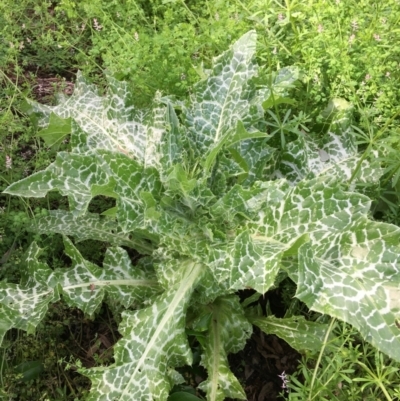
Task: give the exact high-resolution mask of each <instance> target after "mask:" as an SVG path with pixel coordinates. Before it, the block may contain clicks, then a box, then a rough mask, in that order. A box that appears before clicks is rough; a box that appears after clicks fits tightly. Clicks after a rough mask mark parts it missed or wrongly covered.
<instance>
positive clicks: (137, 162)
mask: <svg viewBox="0 0 400 401" xmlns="http://www.w3.org/2000/svg"><path fill="white" fill-rule="evenodd" d="M255 47H256V33H255V32H254V31H250V32H248V33H247V34H246V35H244V36H243V37H241V38H240V39H239V40H238V41H237V42H236V43H235V44H234V45H233V46H232V48H231V49H229V50H228V51H226V52H225V53H223V54H222V55H221V56H219V57H217V58H216V59H215V60H214V62H213V67H212V69H211V70H209V71H205V72H204V74H205V76H204V79H203V80H202V81H201V82H199V83H198V84H197V85H196V86H195V87H194V88H193V94H192V96H191V97H190V99H189V100H187V101H182V102H173V100H172V99H171V98H162V97H161V96H158V97H157V98H156V99H155V100H154V105H153V108H152V109H150V110H144V111H143V110H137V109H136V108H135V107H133V105H132V96H133V94H131V93H129V91H128V90H127V86H126V85H125V84H124V83H121V82H118V81H116V80H114V79H112V78H109V90H108V93H107V94H106V96H104V97H101V96H99V95H98V94H97V93H96V90H95V88H94V87H93V86H92V85H89V84H87V83H86V82H85V81H84V79H83V78H82V77H81V76H78V80H77V83H76V88H75V92H74V94H73V96H71V97H69V98H62V99H61V101H60V103H59V105H58V106H55V107H48V106H43V105H39V104H36V103H35V104H33V111H34V112H35V113H37V114H38V115H39V117H40V118H39V122H40V124H41V125H42V126H47V128H46V129H45V131H44V134H48V137H47V140H48V141H50V142H51V141H52V142H56V141H58V140H62V138H63V135H66V134H67V133H68V132H69V129H68V127H69V126H70V127H71V145H72V150H71V152H60V153H59V154H58V155H57V159H56V161H55V162H54V163H53V164H51V165H50V166H49V167H48V168H47V169H46V170H44V171H41V172H38V173H35V174H33V175H32V176H30V177H27V178H25V179H23V180H21V181H19V182H16V183H14V184H12V185H11V186H9V187H8V188H7V189H6V191H5V192H6V193H8V194H13V195H17V196H25V197H43V196H45V195H46V193H47V192H48V191H51V190H58V191H60V192H61V194H63V195H66V196H68V199H69V208H70V210H69V211H63V210H54V211H50V212H49V215H48V216H44V217H41V218H39V219H38V220H37V221H36V222H35V223H32V224H33V228H34V229H36V230H37V231H38V232H39V233H49V232H56V233H62V234H63V235H64V241H65V251H66V253H67V255H68V256H69V257H70V259H71V260H72V267H71V268H70V269H62V270H58V269H55V270H53V269H51V267H49V266H47V265H46V264H44V263H43V262H41V261H40V260H39V258H38V257H39V254H40V249H39V248H38V246H37V245H36V244H35V243H33V244H32V245H31V246H30V248H29V250H28V253H27V256H26V271H25V274H24V278H23V280H22V282H21V283H20V284H19V285H16V284H9V283H2V284H1V286H0V304H1V315H0V334H1V338H2V337H3V336H4V333H5V332H6V331H7V330H8V329H11V328H19V329H23V330H28V331H30V330H33V329H34V328H35V327H36V326H37V324H38V323H39V322H40V321H41V319H43V317H44V315H45V314H46V311H47V308H48V305H49V304H50V303H51V302H56V301H58V300H59V299H60V297H62V298H63V299H64V300H65V302H67V303H68V304H69V305H71V306H74V307H78V308H80V309H81V310H83V311H84V312H85V313H86V314H88V315H93V314H94V313H95V311H96V309H98V307H99V305H100V304H101V302H102V301H103V299H105V300H110V301H112V302H118V303H120V304H121V305H123V307H124V308H125V309H126V310H125V312H123V320H122V323H121V325H120V327H119V331H120V333H121V335H122V339H121V340H120V341H119V342H118V343H117V344H116V346H115V363H114V364H112V365H111V366H104V367H97V368H93V369H81V373H82V374H84V375H87V376H88V377H89V378H90V379H91V381H92V388H91V392H90V395H89V396H88V398H87V399H88V400H91V401H100V400H104V401H105V400H107V401H116V400H118V401H127V400H129V401H130V400H137V401H139V400H143V401H144V400H146V401H150V400H166V399H167V397H168V395H169V392H170V390H171V388H172V386H173V385H174V384H176V383H180V382H182V377H181V375H180V374H179V373H178V372H177V371H176V370H175V368H176V367H179V366H183V365H185V364H189V365H190V364H191V362H192V353H191V349H190V347H189V344H188V340H187V337H186V330H187V329H190V330H191V333H198V335H199V341H200V343H201V345H202V350H203V356H202V361H201V363H202V365H203V366H204V367H205V368H206V370H207V372H208V379H207V380H206V381H204V382H203V383H201V384H200V385H199V388H200V389H201V390H203V391H204V392H205V393H206V395H207V399H208V400H211V401H215V400H223V399H225V398H226V397H230V398H237V399H245V394H244V391H243V389H242V387H241V385H240V383H239V382H238V380H237V379H236V378H235V376H234V375H233V374H232V372H231V371H230V369H229V364H228V360H227V355H228V354H229V353H232V352H237V351H239V350H240V349H242V348H243V347H244V345H245V342H246V340H247V339H248V338H249V336H250V335H251V332H252V325H256V326H259V327H260V328H261V329H262V330H264V331H265V332H267V333H275V334H276V335H278V336H280V337H282V338H283V339H285V340H286V341H288V342H289V343H290V344H291V345H292V346H293V347H294V348H296V349H298V350H306V349H312V350H316V349H318V348H319V347H320V346H321V343H322V341H323V338H324V335H325V331H326V326H325V325H324V324H322V323H316V322H308V321H306V320H305V319H304V318H303V317H300V316H291V317H287V318H282V319H278V318H275V317H273V316H269V317H261V316H258V315H257V314H256V313H254V309H252V308H247V305H249V304H250V301H244V302H242V303H241V301H240V299H239V297H238V296H237V295H235V294H236V293H237V291H239V290H242V289H245V288H252V289H254V290H255V291H256V293H257V294H263V293H265V292H266V291H268V290H269V289H270V288H272V287H273V286H274V285H277V283H278V282H279V280H280V279H281V278H282V277H285V276H289V277H290V278H291V279H292V280H293V281H294V282H295V283H296V285H297V292H296V297H297V298H298V299H300V300H301V301H303V302H305V303H306V304H307V306H308V307H309V308H310V309H311V310H314V311H318V312H320V313H323V314H327V315H329V316H331V317H335V318H338V319H341V320H343V321H345V322H349V323H350V324H352V325H353V326H354V327H356V328H357V329H358V330H359V332H360V333H361V335H362V336H363V337H364V338H365V339H366V340H368V341H370V342H371V343H372V344H373V345H374V346H376V347H377V348H378V349H379V350H381V351H383V352H385V353H387V354H388V355H390V356H391V357H392V358H394V359H396V360H398V361H400V329H399V319H400V268H399V259H400V247H399V246H398V244H399V240H400V230H399V228H398V227H396V226H393V225H389V224H384V223H379V222H375V221H372V220H369V219H368V212H369V208H370V200H369V199H368V198H367V197H366V196H365V195H363V194H360V193H357V192H356V190H355V187H356V185H354V184H356V183H357V180H358V181H360V182H363V183H365V184H366V185H368V184H373V183H374V180H376V179H377V178H378V177H379V175H380V173H381V171H380V169H379V166H378V165H375V164H373V163H369V162H368V161H367V160H366V159H365V160H364V159H363V158H360V157H359V155H358V153H357V148H356V145H355V139H354V136H353V133H352V131H351V129H350V120H349V114H350V111H349V109H348V108H346V107H343V104H339V105H338V104H337V103H336V104H335V102H333V103H332V104H331V106H332V113H331V114H332V115H331V119H330V127H329V130H328V133H327V134H326V136H325V137H324V138H323V139H322V140H321V142H319V143H317V142H315V141H314V140H313V139H312V138H311V135H303V134H301V133H300V132H299V136H298V139H297V140H295V141H294V142H291V143H289V144H288V145H287V146H286V148H285V149H280V150H279V151H278V150H277V149H275V148H273V147H271V146H270V145H269V139H270V137H269V136H268V134H267V122H266V121H265V117H264V116H265V110H264V109H265V108H266V107H269V106H270V105H273V104H274V102H279V101H280V100H284V99H285V97H286V96H287V90H288V88H289V87H290V85H291V84H292V83H293V82H294V81H295V80H296V79H297V72H296V70H295V69H294V68H284V69H282V70H281V71H279V72H278V73H277V74H276V76H275V78H274V79H273V80H272V84H271V83H270V84H269V85H266V86H265V87H262V86H256V85H255V83H254V82H255V81H254V79H253V78H254V77H255V76H256V75H257V64H256V61H255V58H254V54H255ZM337 102H338V101H337ZM342 103H343V102H342ZM339 106H340V107H339ZM345 106H346V105H345ZM177 110H179V113H178V114H179V115H177ZM53 128H57V129H56V130H54V129H53ZM349 183H350V184H349ZM353 186H354V187H353ZM97 195H104V196H107V197H111V198H114V199H115V202H116V206H115V207H113V208H112V209H110V210H108V211H106V212H105V213H102V215H95V214H91V213H88V211H87V208H88V205H89V203H90V201H91V199H92V198H93V197H95V196H97ZM69 236H71V237H74V238H75V239H76V240H77V241H79V240H85V239H89V238H90V239H96V240H101V241H107V243H109V244H111V246H110V248H109V249H108V251H107V253H106V256H105V260H104V263H103V266H102V267H99V266H96V265H94V264H93V263H91V262H89V261H87V260H85V259H84V258H83V257H82V256H81V255H80V253H79V252H78V250H77V249H76V248H75V246H74V244H73V242H72V241H71V239H69ZM121 246H124V247H129V248H133V249H135V250H137V251H138V252H139V253H140V254H142V255H143V258H141V259H140V261H139V263H138V264H137V265H136V266H132V264H131V261H130V258H129V257H128V254H127V252H126V250H125V249H124V248H122V247H121ZM252 299H255V298H254V297H253V298H252Z"/></svg>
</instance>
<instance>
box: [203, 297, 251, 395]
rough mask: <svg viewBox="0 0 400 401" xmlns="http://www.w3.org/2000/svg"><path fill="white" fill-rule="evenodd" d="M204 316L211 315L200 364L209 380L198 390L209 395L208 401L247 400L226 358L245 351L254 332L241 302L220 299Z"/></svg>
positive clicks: (234, 298) (206, 310)
mask: <svg viewBox="0 0 400 401" xmlns="http://www.w3.org/2000/svg"><path fill="white" fill-rule="evenodd" d="M204 312H205V313H206V314H207V313H211V318H210V319H209V325H208V332H207V334H206V337H205V338H202V340H201V343H202V345H203V347H204V355H203V357H202V359H201V364H202V365H203V366H204V367H205V368H206V369H207V372H208V379H207V380H206V381H204V382H202V383H201V384H200V385H199V388H200V389H201V390H203V391H205V392H206V394H207V400H208V401H223V400H224V399H225V398H226V397H229V398H234V399H241V400H245V399H246V394H245V393H244V391H243V388H242V386H241V385H240V383H239V381H238V380H237V378H236V377H235V376H234V375H233V373H232V372H231V370H230V368H229V363H228V357H227V356H228V354H229V353H236V352H239V351H240V350H242V349H243V348H244V346H245V344H246V341H247V339H248V338H249V337H250V336H251V333H252V331H253V330H252V326H251V324H250V323H249V321H248V320H247V319H246V317H245V316H244V312H243V309H242V306H241V305H240V300H239V298H238V297H236V296H229V297H221V298H218V299H217V300H215V301H214V302H213V303H212V304H210V305H208V306H207V307H206V308H205V310H204ZM201 318H202V316H201V315H200V317H199V320H201Z"/></svg>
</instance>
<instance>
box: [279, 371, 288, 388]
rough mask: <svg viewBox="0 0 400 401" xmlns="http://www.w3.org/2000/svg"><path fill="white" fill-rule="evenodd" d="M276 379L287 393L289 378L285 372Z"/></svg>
mask: <svg viewBox="0 0 400 401" xmlns="http://www.w3.org/2000/svg"><path fill="white" fill-rule="evenodd" d="M278 377H279V378H280V379H281V380H282V388H283V389H284V390H285V391H286V392H289V387H288V384H289V376H288V375H287V374H286V373H285V371H283V372H282V374H280V375H278Z"/></svg>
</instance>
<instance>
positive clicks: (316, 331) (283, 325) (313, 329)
mask: <svg viewBox="0 0 400 401" xmlns="http://www.w3.org/2000/svg"><path fill="white" fill-rule="evenodd" d="M249 320H250V322H251V323H252V324H254V325H255V326H257V327H259V328H260V329H261V330H262V331H263V332H264V333H266V334H275V335H277V336H278V337H280V338H282V339H283V340H285V341H286V342H287V343H288V344H289V345H290V346H291V347H292V348H294V349H295V350H297V351H305V350H310V351H314V352H318V351H320V350H321V348H322V347H323V345H324V340H325V336H326V333H327V330H328V324H323V323H316V322H310V321H307V320H306V319H305V318H304V316H292V317H290V318H281V319H280V318H277V317H275V316H267V317H249ZM330 337H331V338H330V341H332V340H333V336H332V335H331V336H330Z"/></svg>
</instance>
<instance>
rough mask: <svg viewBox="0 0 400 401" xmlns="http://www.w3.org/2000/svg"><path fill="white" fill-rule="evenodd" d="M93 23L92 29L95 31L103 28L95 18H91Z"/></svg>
mask: <svg viewBox="0 0 400 401" xmlns="http://www.w3.org/2000/svg"><path fill="white" fill-rule="evenodd" d="M93 25H94V29H96V31H101V30H102V29H103V26H102V25H100V24H99V22H98V21H97V18H93Z"/></svg>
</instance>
